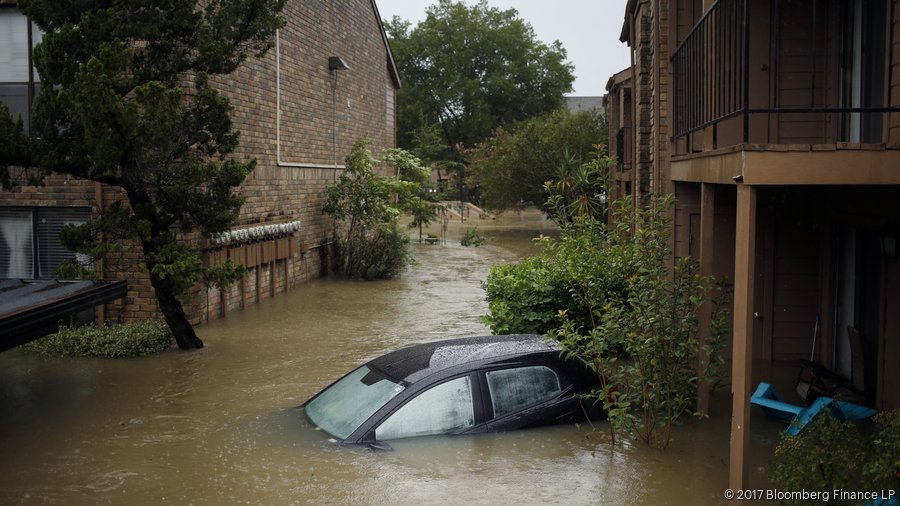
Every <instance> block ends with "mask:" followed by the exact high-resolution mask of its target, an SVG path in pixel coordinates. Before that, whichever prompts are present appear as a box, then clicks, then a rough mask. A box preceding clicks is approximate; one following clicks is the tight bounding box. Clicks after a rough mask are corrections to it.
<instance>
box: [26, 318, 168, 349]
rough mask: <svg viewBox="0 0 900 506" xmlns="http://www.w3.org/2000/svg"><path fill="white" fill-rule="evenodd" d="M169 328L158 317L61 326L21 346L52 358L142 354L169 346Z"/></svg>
mask: <svg viewBox="0 0 900 506" xmlns="http://www.w3.org/2000/svg"><path fill="white" fill-rule="evenodd" d="M172 342H173V337H172V333H171V332H170V331H169V327H168V326H167V325H166V323H165V322H164V321H161V320H145V321H141V322H137V323H127V324H124V325H104V326H97V325H93V324H91V325H82V326H62V327H60V329H59V332H57V333H55V334H50V335H48V336H46V337H43V338H41V339H37V340H35V341H32V342H30V343H27V344H24V345H22V349H24V350H25V351H26V352H28V353H34V354H36V355H43V356H53V357H103V358H121V357H142V356H146V355H152V354H154V353H159V352H160V351H163V350H166V349H168V348H169V347H171V346H172Z"/></svg>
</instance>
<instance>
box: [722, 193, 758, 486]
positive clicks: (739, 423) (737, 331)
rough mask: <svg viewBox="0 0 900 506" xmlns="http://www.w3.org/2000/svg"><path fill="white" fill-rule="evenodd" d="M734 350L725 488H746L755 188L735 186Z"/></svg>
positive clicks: (754, 248) (754, 254) (748, 440)
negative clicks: (727, 469)
mask: <svg viewBox="0 0 900 506" xmlns="http://www.w3.org/2000/svg"><path fill="white" fill-rule="evenodd" d="M734 246H735V247H734V350H733V352H732V363H731V368H732V373H731V448H730V459H729V471H728V485H729V487H730V488H731V489H732V490H738V489H744V488H747V462H746V458H747V455H746V452H747V448H749V446H750V444H749V443H750V393H751V388H752V385H751V384H750V382H751V373H752V368H753V285H754V281H755V275H756V273H755V268H754V266H755V263H756V262H755V257H756V187H754V186H748V185H744V184H738V186H737V219H736V223H735V239H734Z"/></svg>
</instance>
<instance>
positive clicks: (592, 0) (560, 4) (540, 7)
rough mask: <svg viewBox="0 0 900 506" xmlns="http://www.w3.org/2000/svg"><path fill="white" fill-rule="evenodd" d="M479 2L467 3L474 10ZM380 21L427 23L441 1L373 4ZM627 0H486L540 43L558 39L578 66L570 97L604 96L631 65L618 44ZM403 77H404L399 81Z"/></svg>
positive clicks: (394, 0)
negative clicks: (527, 27) (513, 13)
mask: <svg viewBox="0 0 900 506" xmlns="http://www.w3.org/2000/svg"><path fill="white" fill-rule="evenodd" d="M476 2H477V0H466V2H465V3H466V4H468V5H472V4H474V3H476ZM375 3H376V4H377V5H378V10H379V12H381V17H382V18H384V19H391V18H392V17H394V16H395V15H396V16H400V17H401V18H403V19H406V20H407V21H410V22H412V24H413V26H415V25H416V24H418V22H419V21H421V20H422V19H424V18H425V8H426V7H428V6H429V5H433V4H435V3H437V0H375ZM626 3H627V0H488V4H490V5H491V6H494V7H497V8H500V9H509V8H511V7H512V8H515V9H516V10H517V11H519V17H520V18H522V19H524V20H525V21H527V22H529V23H530V24H531V26H532V28H534V32H535V34H537V37H538V39H540V40H541V41H542V42H545V43H547V44H549V43H551V42H553V41H554V40H558V41H560V42H561V43H562V45H563V47H564V48H566V51H567V53H568V58H569V61H570V62H572V64H573V65H575V83H574V84H573V85H572V86H573V88H574V90H573V92H572V93H570V95H578V96H597V95H603V94H604V93H606V81H607V80H608V79H609V77H610V76H611V75H613V74H615V73H616V72H618V71H620V70H622V69H624V68H625V67H627V66H628V65H629V63H630V57H629V56H628V47H627V46H626V45H625V44H624V43H622V42H619V34H620V33H621V31H622V21H623V20H624V16H625V4H626ZM401 77H402V76H401Z"/></svg>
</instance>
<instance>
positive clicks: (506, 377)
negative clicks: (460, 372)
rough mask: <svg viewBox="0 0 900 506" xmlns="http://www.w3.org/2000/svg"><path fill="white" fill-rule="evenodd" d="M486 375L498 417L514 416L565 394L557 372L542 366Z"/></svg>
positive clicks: (493, 372)
mask: <svg viewBox="0 0 900 506" xmlns="http://www.w3.org/2000/svg"><path fill="white" fill-rule="evenodd" d="M486 376H487V383H488V390H490V392H491V402H492V403H493V404H494V416H495V417H498V416H503V415H506V414H508V413H512V412H513V411H516V410H518V409H521V408H524V407H526V406H530V405H532V404H535V403H537V402H538V401H541V400H543V399H546V398H548V397H551V396H553V395H556V394H558V393H559V392H561V391H562V389H561V388H560V385H559V376H557V375H556V372H554V371H553V369H550V368H549V367H545V366H542V365H539V366H530V367H518V368H515V369H503V370H500V371H489V372H488V373H487V374H486Z"/></svg>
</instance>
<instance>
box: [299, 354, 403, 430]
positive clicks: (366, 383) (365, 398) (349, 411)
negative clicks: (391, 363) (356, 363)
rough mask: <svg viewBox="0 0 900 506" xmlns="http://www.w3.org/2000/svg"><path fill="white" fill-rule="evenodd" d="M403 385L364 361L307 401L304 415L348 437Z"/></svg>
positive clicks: (327, 428) (323, 428)
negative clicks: (361, 364)
mask: <svg viewBox="0 0 900 506" xmlns="http://www.w3.org/2000/svg"><path fill="white" fill-rule="evenodd" d="M404 388H405V387H404V386H403V385H401V384H399V383H397V382H396V381H394V380H392V379H391V378H388V377H387V376H385V375H384V374H382V373H381V372H380V371H378V370H376V369H371V368H370V367H369V366H366V365H364V366H362V367H360V368H359V369H357V370H355V371H353V372H351V373H350V374H348V375H346V376H344V377H343V378H341V379H340V380H339V381H338V382H336V383H335V384H333V385H331V386H330V387H328V388H326V389H325V390H323V391H322V392H321V393H320V394H319V395H317V396H316V397H315V398H313V399H312V400H311V401H309V402H308V403H306V416H308V417H309V419H310V420H311V421H312V422H313V423H314V424H316V425H317V426H319V428H321V429H322V430H324V431H325V432H328V433H329V434H331V435H332V436H334V437H336V438H339V439H347V437H348V436H349V435H350V434H352V433H353V431H354V430H356V429H357V427H359V426H360V425H361V424H362V423H363V422H364V421H366V419H368V418H369V417H370V416H372V414H373V413H375V412H376V411H378V409H379V408H380V407H382V406H384V405H385V403H387V402H388V401H389V400H391V399H393V398H394V396H396V395H397V394H399V393H400V392H402V391H403V389H404Z"/></svg>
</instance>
